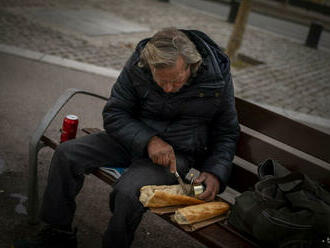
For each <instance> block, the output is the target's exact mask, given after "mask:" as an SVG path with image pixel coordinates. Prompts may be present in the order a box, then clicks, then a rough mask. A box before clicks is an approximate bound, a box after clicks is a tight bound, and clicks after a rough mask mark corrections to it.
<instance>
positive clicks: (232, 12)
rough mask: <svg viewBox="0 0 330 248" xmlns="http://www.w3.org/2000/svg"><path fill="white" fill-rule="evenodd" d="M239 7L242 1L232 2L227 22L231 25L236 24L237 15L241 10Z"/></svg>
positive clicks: (234, 0)
mask: <svg viewBox="0 0 330 248" xmlns="http://www.w3.org/2000/svg"><path fill="white" fill-rule="evenodd" d="M239 5H240V1H237V0H231V2H230V12H229V15H228V19H227V22H229V23H234V22H235V19H236V16H237V13H238V9H239Z"/></svg>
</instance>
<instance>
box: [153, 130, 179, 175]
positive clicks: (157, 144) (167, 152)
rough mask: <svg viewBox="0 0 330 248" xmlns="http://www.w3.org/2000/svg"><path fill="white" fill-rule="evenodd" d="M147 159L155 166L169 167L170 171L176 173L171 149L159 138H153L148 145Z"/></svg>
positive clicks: (174, 159)
mask: <svg viewBox="0 0 330 248" xmlns="http://www.w3.org/2000/svg"><path fill="white" fill-rule="evenodd" d="M148 154H149V158H150V159H151V160H152V162H154V163H155V164H159V165H162V166H165V167H168V166H169V167H170V171H171V172H172V173H174V172H175V171H176V158H175V153H174V150H173V147H172V146H171V145H169V144H168V143H166V142H165V141H164V140H162V139H161V138H159V137H157V136H154V137H152V138H151V139H150V141H149V143H148Z"/></svg>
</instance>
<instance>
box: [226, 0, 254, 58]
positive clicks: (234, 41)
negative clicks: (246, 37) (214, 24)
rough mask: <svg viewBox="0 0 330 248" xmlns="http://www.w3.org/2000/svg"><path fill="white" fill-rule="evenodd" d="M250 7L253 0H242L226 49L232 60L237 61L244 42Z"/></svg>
mask: <svg viewBox="0 0 330 248" xmlns="http://www.w3.org/2000/svg"><path fill="white" fill-rule="evenodd" d="M250 9H251V0H241V4H240V7H239V10H238V14H237V17H236V21H235V24H234V30H233V32H232V33H231V36H230V39H229V42H228V46H227V49H226V53H227V55H228V56H229V58H230V59H231V60H232V61H235V60H236V58H237V51H238V50H239V48H240V46H241V43H242V38H243V34H244V31H245V26H246V23H247V20H248V17H249V12H250Z"/></svg>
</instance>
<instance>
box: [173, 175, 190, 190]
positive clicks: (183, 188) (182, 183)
mask: <svg viewBox="0 0 330 248" xmlns="http://www.w3.org/2000/svg"><path fill="white" fill-rule="evenodd" d="M174 175H175V176H176V178H177V180H178V182H179V184H180V185H181V188H182V190H183V193H185V194H186V195H189V194H190V192H188V190H187V188H186V185H185V184H184V182H183V180H182V178H181V177H180V175H179V173H178V171H175V172H174Z"/></svg>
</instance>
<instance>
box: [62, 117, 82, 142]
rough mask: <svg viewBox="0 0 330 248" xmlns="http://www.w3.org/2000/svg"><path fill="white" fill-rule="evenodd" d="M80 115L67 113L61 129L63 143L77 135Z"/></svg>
mask: <svg viewBox="0 0 330 248" xmlns="http://www.w3.org/2000/svg"><path fill="white" fill-rule="evenodd" d="M78 122H79V119H78V116H76V115H67V116H66V117H65V118H64V120H63V125H62V129H61V141H60V142H61V143H63V142H65V141H67V140H70V139H74V138H75V137H76V135H77V129H78Z"/></svg>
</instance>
